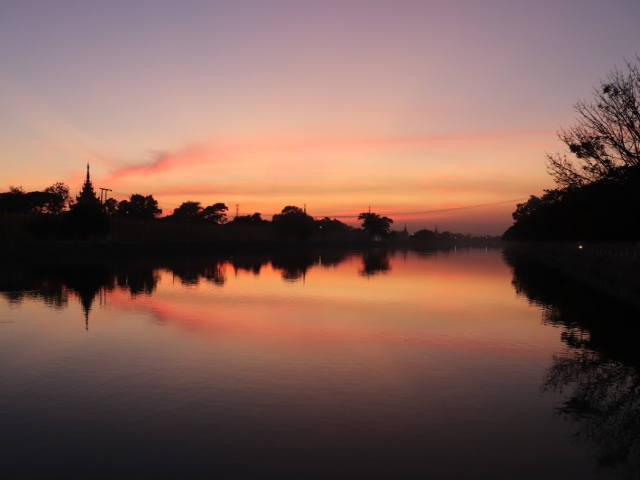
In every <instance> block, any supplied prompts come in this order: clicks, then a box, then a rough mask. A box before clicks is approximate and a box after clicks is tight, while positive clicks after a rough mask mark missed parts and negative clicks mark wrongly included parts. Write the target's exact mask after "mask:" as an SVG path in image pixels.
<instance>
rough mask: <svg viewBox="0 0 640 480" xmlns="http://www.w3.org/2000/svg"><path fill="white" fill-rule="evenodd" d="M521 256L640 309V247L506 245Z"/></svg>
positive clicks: (610, 245) (566, 243)
mask: <svg viewBox="0 0 640 480" xmlns="http://www.w3.org/2000/svg"><path fill="white" fill-rule="evenodd" d="M504 249H505V255H509V254H512V255H513V254H518V255H526V256H527V257H530V259H531V260H532V261H535V262H541V263H543V264H544V265H546V266H548V267H550V268H552V269H554V270H556V271H558V272H560V273H561V274H563V275H566V276H567V277H570V278H572V279H574V280H578V281H579V282H581V283H585V284H587V285H589V286H591V287H594V288H596V289H598V290H600V291H602V292H604V293H606V294H608V295H611V296H613V297H615V298H617V299H619V300H621V301H623V302H625V303H627V304H630V305H632V306H634V307H635V308H638V309H640V244H638V243H622V242H620V243H576V242H539V243H538V242H526V243H525V242H506V243H505V246H504Z"/></svg>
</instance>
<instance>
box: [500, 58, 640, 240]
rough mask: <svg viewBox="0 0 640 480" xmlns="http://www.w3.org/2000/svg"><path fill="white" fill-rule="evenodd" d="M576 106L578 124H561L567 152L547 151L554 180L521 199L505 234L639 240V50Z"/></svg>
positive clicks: (530, 237)
mask: <svg viewBox="0 0 640 480" xmlns="http://www.w3.org/2000/svg"><path fill="white" fill-rule="evenodd" d="M574 107H575V110H576V113H577V114H578V119H577V121H576V123H575V125H573V126H572V127H570V128H567V129H562V130H560V131H559V132H558V138H559V139H560V140H561V141H562V142H563V143H564V144H565V145H566V146H567V149H568V152H567V153H564V154H561V153H555V154H548V155H547V171H548V172H549V174H550V175H551V176H552V177H553V178H554V180H555V182H556V184H557V188H554V189H550V190H545V192H544V194H543V195H541V196H534V195H532V196H531V197H530V198H529V200H528V201H527V202H525V203H521V204H518V205H517V207H516V210H515V211H514V212H513V219H514V224H513V225H512V226H511V227H509V229H507V231H506V232H505V233H504V236H503V238H505V239H507V240H578V241H585V240H592V241H637V240H640V58H638V59H637V63H636V64H633V63H630V62H627V63H626V69H625V70H624V71H623V70H618V69H616V70H614V71H612V72H610V73H609V75H608V76H607V77H606V79H605V80H603V81H602V82H601V83H600V86H599V87H597V88H596V89H595V91H594V98H593V100H592V101H590V102H589V101H582V100H581V101H579V102H577V103H576V104H575V106H574ZM567 154H569V156H568V155H567Z"/></svg>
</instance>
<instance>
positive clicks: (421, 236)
mask: <svg viewBox="0 0 640 480" xmlns="http://www.w3.org/2000/svg"><path fill="white" fill-rule="evenodd" d="M412 238H413V239H414V240H416V241H422V240H435V238H436V234H435V232H433V231H432V230H427V229H426V228H425V229H423V230H418V231H417V232H416V233H414V234H413V236H412Z"/></svg>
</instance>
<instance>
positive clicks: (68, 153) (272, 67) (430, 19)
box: [0, 0, 640, 234]
mask: <svg viewBox="0 0 640 480" xmlns="http://www.w3.org/2000/svg"><path fill="white" fill-rule="evenodd" d="M639 25H640V2H637V1H635V0H609V1H607V2H603V1H591V0H571V1H562V0H555V1H550V0H541V1H535V2H531V1H514V0H510V1H507V0H504V1H501V0H485V1H478V0H475V1H471V0H470V1H451V2H442V1H439V2H435V1H429V0H422V1H398V0H395V1H391V0H388V1H375V0H368V1H364V0H341V1H333V0H323V1H301V0H297V1H276V0H273V1H267V0H264V1H244V0H238V1H231V0H230V1H218V2H216V1H180V2H178V1H160V0H154V1H142V0H138V1H131V0H129V1H103V2H91V1H79V0H78V1H52V0H47V1H41V2H33V1H28V0H20V1H10V0H3V1H1V2H0V66H1V67H0V172H1V175H0V190H6V189H7V188H8V187H9V186H10V185H16V186H17V185H22V186H23V187H24V188H25V189H27V190H34V189H42V188H44V187H46V186H48V185H50V184H52V183H53V182H55V181H64V182H66V183H68V184H69V185H70V187H71V190H72V193H76V192H77V190H78V189H79V187H80V183H81V181H82V177H83V175H84V169H85V165H86V163H87V162H90V163H91V171H92V178H93V179H94V186H96V187H108V188H111V189H112V190H113V196H114V197H116V198H117V199H119V200H121V199H123V198H125V197H126V196H128V195H130V194H131V193H142V194H145V195H146V194H153V195H154V196H155V198H157V199H158V200H159V202H160V204H161V205H160V206H161V207H162V208H163V209H164V211H165V213H170V212H171V211H172V210H173V208H175V206H177V205H179V204H180V203H181V202H183V201H185V200H197V201H200V202H202V203H203V204H204V205H209V204H211V203H214V202H224V203H226V204H227V205H228V206H229V207H230V212H231V213H234V211H235V205H236V204H239V205H240V207H239V208H240V214H250V213H253V212H256V211H258V212H262V213H263V214H264V216H265V217H268V218H270V214H273V213H277V212H279V211H280V209H281V208H282V207H283V206H285V205H298V206H302V205H303V204H306V205H307V211H308V213H310V214H311V215H314V216H325V215H328V216H344V217H340V218H342V219H343V220H345V221H353V220H354V218H350V217H348V216H349V215H357V213H359V212H361V211H365V210H366V209H367V208H369V206H370V207H371V210H372V211H376V212H379V213H383V214H387V215H389V216H391V217H392V218H394V220H395V221H396V223H395V224H394V227H395V228H402V226H403V225H404V223H405V222H406V223H407V226H408V227H409V229H410V230H417V229H419V228H424V227H428V228H433V227H434V225H435V224H437V225H438V228H439V229H440V230H445V229H449V230H455V231H462V232H472V233H478V234H484V233H490V234H499V233H501V232H502V231H503V230H504V229H505V228H506V227H507V226H508V225H509V224H510V221H511V215H510V214H511V211H512V210H513V208H514V206H515V203H517V202H516V199H522V198H526V197H528V196H529V195H530V194H540V193H541V192H542V190H543V189H544V188H550V187H552V186H553V182H552V180H551V179H550V177H549V176H548V175H547V174H546V170H545V165H544V155H545V152H555V151H561V150H562V144H561V143H560V142H559V141H558V140H557V138H556V131H557V130H558V129H559V127H560V126H561V125H565V126H568V125H571V124H572V123H573V120H574V118H575V114H574V112H573V104H574V103H575V101H576V100H578V99H580V98H584V99H589V98H590V96H591V92H592V88H593V87H594V86H595V85H597V84H598V83H599V80H600V79H601V78H603V77H604V76H605V75H606V74H607V72H609V71H610V70H612V69H613V68H614V67H615V66H616V65H617V66H623V65H624V60H625V59H628V60H634V59H635V57H636V54H639V53H640V27H639ZM503 201H508V203H504V204H501V205H493V206H484V207H478V208H473V209H466V210H464V209H463V210H452V211H443V212H434V211H438V210H446V209H451V208H457V207H464V206H470V205H479V204H487V203H496V202H503Z"/></svg>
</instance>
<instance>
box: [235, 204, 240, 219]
mask: <svg viewBox="0 0 640 480" xmlns="http://www.w3.org/2000/svg"><path fill="white" fill-rule="evenodd" d="M239 215H240V204H239V203H236V216H235V218H238V216H239Z"/></svg>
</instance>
